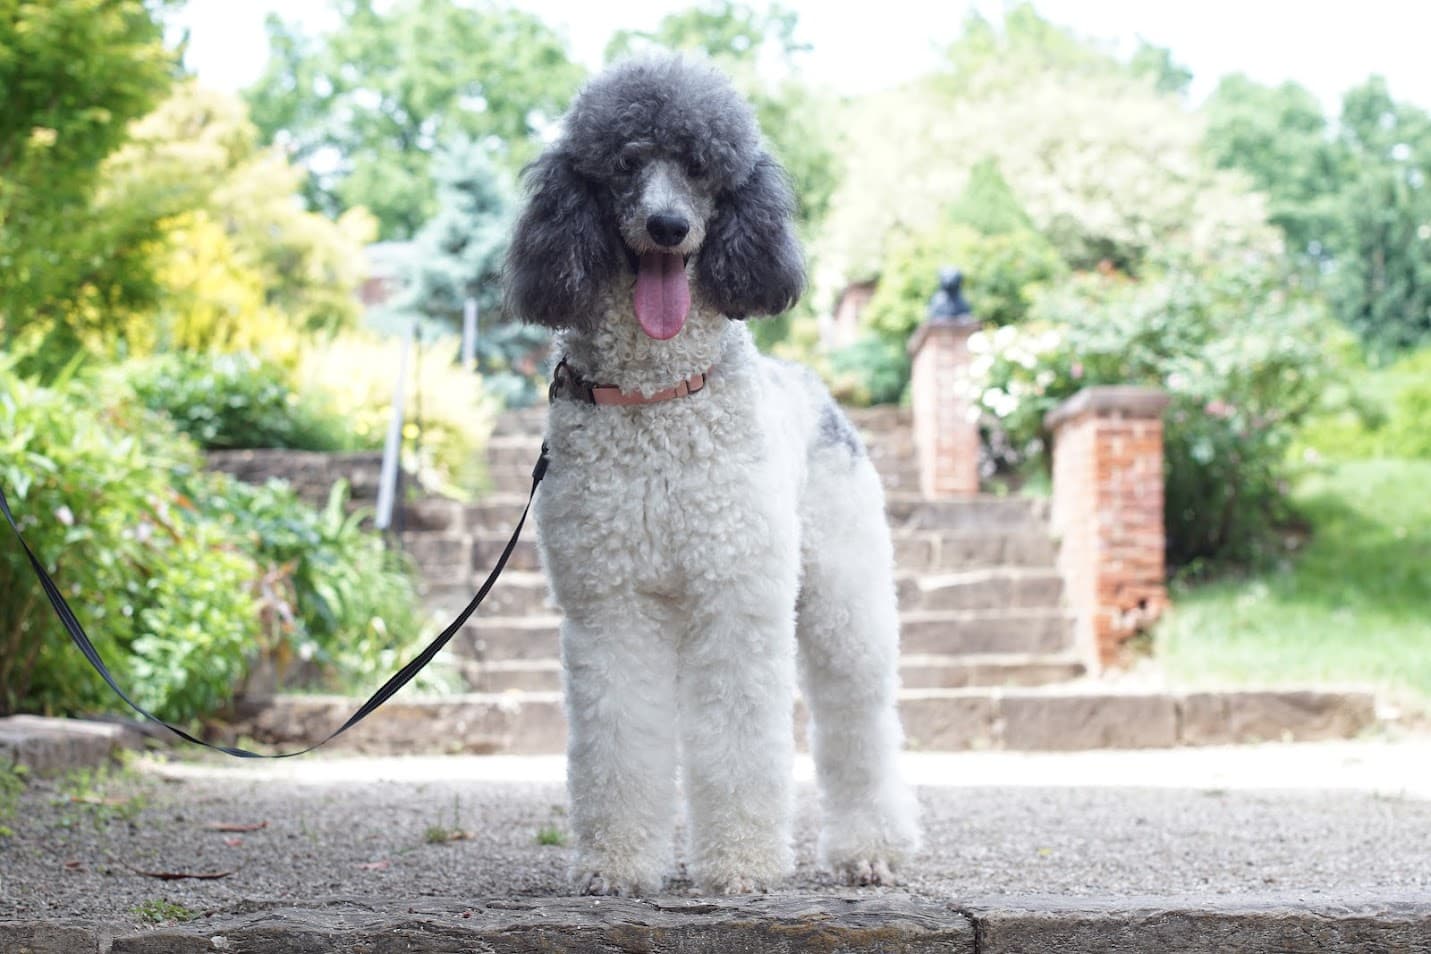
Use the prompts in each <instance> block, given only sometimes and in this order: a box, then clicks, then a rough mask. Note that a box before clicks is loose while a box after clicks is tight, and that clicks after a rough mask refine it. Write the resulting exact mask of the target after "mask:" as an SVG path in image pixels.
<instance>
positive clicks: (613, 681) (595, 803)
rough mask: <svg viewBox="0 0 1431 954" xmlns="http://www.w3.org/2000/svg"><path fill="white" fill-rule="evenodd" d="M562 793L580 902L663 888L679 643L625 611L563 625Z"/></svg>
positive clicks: (671, 818)
mask: <svg viewBox="0 0 1431 954" xmlns="http://www.w3.org/2000/svg"><path fill="white" fill-rule="evenodd" d="M561 644H562V661H563V668H564V670H565V679H566V713H567V731H568V739H567V787H568V790H569V792H570V796H571V821H572V828H573V831H574V832H575V835H576V860H575V864H574V865H573V867H572V872H571V874H572V880H573V882H574V885H575V887H576V890H577V891H578V892H580V893H583V894H618V895H626V896H638V895H647V894H652V893H654V892H656V891H657V890H659V889H660V887H661V884H662V881H663V879H664V876H665V872H666V869H667V867H668V865H669V864H670V860H671V835H672V831H673V829H674V826H675V794H676V702H675V684H676V679H675V672H676V653H675V641H674V639H672V638H671V636H670V635H669V633H668V632H666V631H664V629H663V627H661V626H659V625H657V624H656V623H655V622H654V621H653V620H651V619H650V618H649V617H648V616H646V615H645V614H643V613H641V612H640V611H639V610H638V609H636V608H634V607H631V606H624V605H623V606H621V607H608V608H607V610H606V611H604V612H601V613H596V614H591V615H588V616H585V617H584V618H583V619H582V620H580V621H578V620H574V619H572V618H570V617H568V618H567V619H566V620H564V621H563V623H562V633H561Z"/></svg>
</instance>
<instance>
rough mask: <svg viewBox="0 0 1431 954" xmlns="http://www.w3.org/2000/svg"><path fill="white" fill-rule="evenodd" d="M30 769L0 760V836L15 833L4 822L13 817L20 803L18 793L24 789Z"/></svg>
mask: <svg viewBox="0 0 1431 954" xmlns="http://www.w3.org/2000/svg"><path fill="white" fill-rule="evenodd" d="M29 775H30V770H29V769H28V768H26V767H25V766H23V765H16V764H15V763H13V762H8V761H6V762H0V838H9V837H11V836H12V835H14V834H15V832H14V831H13V830H12V829H11V828H10V826H9V825H7V824H6V822H8V821H10V820H12V819H13V818H14V817H15V810H16V809H17V808H18V807H19V805H20V793H21V792H23V791H24V790H25V781H26V779H27V778H29Z"/></svg>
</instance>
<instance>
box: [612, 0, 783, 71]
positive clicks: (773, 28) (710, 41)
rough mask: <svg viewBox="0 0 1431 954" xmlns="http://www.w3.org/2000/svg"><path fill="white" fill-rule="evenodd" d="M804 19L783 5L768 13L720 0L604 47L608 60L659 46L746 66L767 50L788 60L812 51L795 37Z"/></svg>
mask: <svg viewBox="0 0 1431 954" xmlns="http://www.w3.org/2000/svg"><path fill="white" fill-rule="evenodd" d="M799 22H800V15H799V14H798V13H796V12H795V11H794V10H792V9H790V8H789V7H786V6H784V5H782V4H779V3H773V4H771V5H770V6H768V7H766V8H765V9H764V10H757V9H756V8H755V7H752V6H750V5H748V4H744V3H737V2H735V0H716V2H708V3H706V4H704V5H702V6H691V7H687V8H686V9H684V10H678V11H676V12H675V13H671V14H668V15H667V16H666V17H664V18H663V19H662V20H661V22H660V23H659V24H658V25H657V27H656V29H655V30H652V31H644V30H617V31H616V32H615V33H614V34H612V37H611V40H610V41H609V42H608V43H607V44H606V59H607V61H608V62H609V61H611V60H615V59H618V58H620V57H621V56H623V55H625V54H627V53H630V52H633V51H634V50H637V49H640V48H641V47H642V46H643V45H646V44H657V45H660V46H664V47H668V48H670V49H673V50H701V51H703V52H704V53H705V54H706V55H708V56H710V57H713V58H717V59H731V60H737V61H740V62H748V61H751V60H754V59H758V58H759V56H760V54H761V52H762V51H763V50H766V49H771V50H773V51H774V52H775V53H776V54H777V55H778V56H780V57H783V58H785V59H789V58H790V57H792V56H794V55H795V54H797V53H802V52H806V51H808V50H809V49H810V48H811V47H810V45H809V44H808V43H802V42H800V41H799V40H797V39H796V38H795V33H796V30H797V29H798V28H799Z"/></svg>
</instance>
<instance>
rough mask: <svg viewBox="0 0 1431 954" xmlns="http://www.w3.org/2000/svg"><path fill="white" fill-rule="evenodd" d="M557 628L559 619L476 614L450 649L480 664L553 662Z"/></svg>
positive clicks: (555, 655)
mask: <svg viewBox="0 0 1431 954" xmlns="http://www.w3.org/2000/svg"><path fill="white" fill-rule="evenodd" d="M560 625H561V617H560V616H485V615H479V616H477V617H476V618H475V619H473V620H472V621H471V622H469V623H468V624H467V625H466V626H464V627H463V628H462V630H461V632H459V633H458V634H457V636H456V638H455V639H454V641H453V643H452V649H453V652H455V653H456V654H457V655H458V656H459V657H463V658H466V659H480V660H483V661H494V660H518V659H525V660H534V659H555V658H557V657H558V656H559V655H560V654H561V653H560V650H559V649H558V647H557V630H558V627H559V626H560Z"/></svg>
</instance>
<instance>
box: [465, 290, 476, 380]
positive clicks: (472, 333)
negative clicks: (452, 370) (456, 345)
mask: <svg viewBox="0 0 1431 954" xmlns="http://www.w3.org/2000/svg"><path fill="white" fill-rule="evenodd" d="M476 364H477V299H475V298H468V299H467V300H466V301H464V302H463V303H462V367H464V368H466V369H467V370H468V371H471V370H472V369H473V368H474V367H475V366H476Z"/></svg>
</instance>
